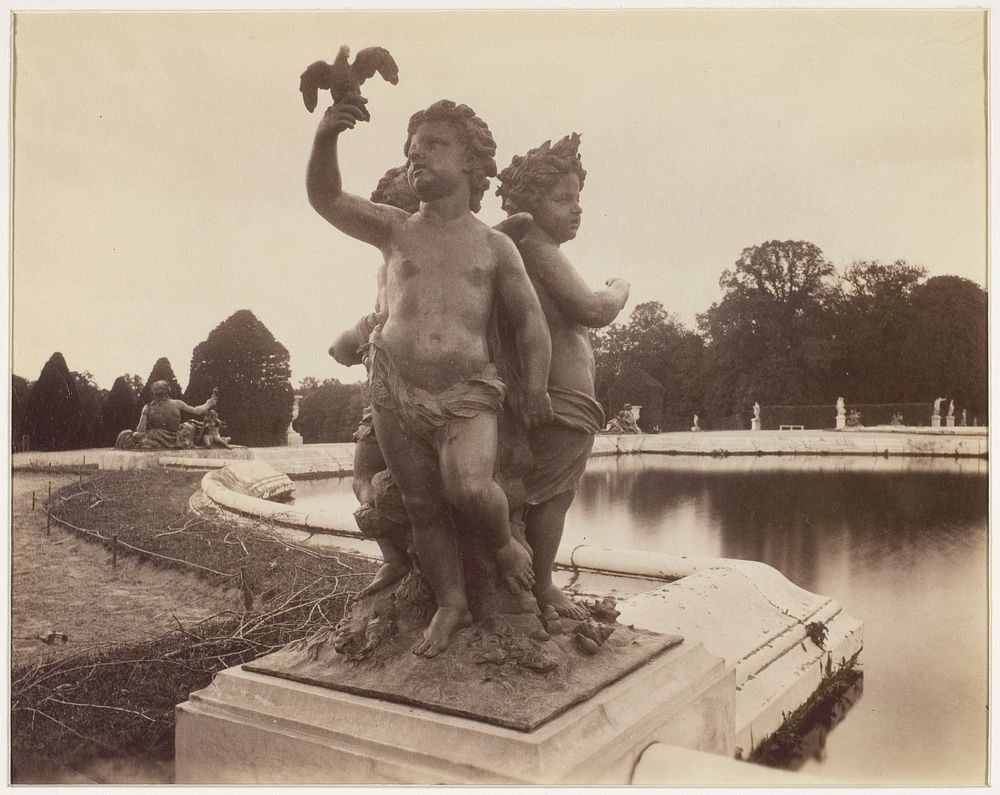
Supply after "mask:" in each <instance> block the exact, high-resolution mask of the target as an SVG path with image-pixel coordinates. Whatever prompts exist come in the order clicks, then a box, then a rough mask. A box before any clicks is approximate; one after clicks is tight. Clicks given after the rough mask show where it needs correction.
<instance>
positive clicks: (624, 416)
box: [604, 403, 642, 434]
mask: <svg viewBox="0 0 1000 795" xmlns="http://www.w3.org/2000/svg"><path fill="white" fill-rule="evenodd" d="M604 433H619V434H620V433H642V430H640V428H639V425H638V423H636V421H635V416H634V415H633V414H632V406H631V404H629V403H626V404H625V405H624V406H622V408H621V411H619V412H618V413H617V414H616V415H615V417H614V419H612V420H611V422H609V423H608V426H607V427H606V428H605V429H604Z"/></svg>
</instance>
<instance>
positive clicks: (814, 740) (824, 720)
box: [752, 669, 864, 770]
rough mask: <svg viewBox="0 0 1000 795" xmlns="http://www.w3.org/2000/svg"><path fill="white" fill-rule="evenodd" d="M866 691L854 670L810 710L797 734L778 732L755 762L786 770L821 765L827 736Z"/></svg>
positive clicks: (761, 750)
mask: <svg viewBox="0 0 1000 795" xmlns="http://www.w3.org/2000/svg"><path fill="white" fill-rule="evenodd" d="M863 692H864V674H863V673H862V672H861V671H858V670H856V669H855V670H854V671H851V673H850V674H849V678H848V679H847V681H845V682H844V683H843V684H842V685H841V686H840V687H838V688H837V689H836V691H834V692H831V693H829V694H828V695H826V696H825V697H824V698H822V699H820V700H819V701H818V702H817V703H816V704H815V705H814V706H813V707H812V708H811V709H810V710H809V713H808V714H807V715H805V716H804V717H803V719H802V721H801V722H800V723H797V724H796V726H795V729H794V731H785V730H784V727H783V728H782V729H779V730H778V731H777V732H775V733H774V734H773V735H772V736H771V738H770V739H769V740H768V742H767V743H765V744H764V745H762V746H761V747H760V748H758V749H757V750H756V751H755V752H754V754H753V756H752V761H754V762H757V763H759V764H763V765H768V766H770V767H780V768H784V769H785V770H800V769H801V768H802V766H803V765H804V764H805V763H806V762H807V761H809V760H815V761H817V762H822V761H823V760H824V759H826V755H827V750H826V739H827V737H829V736H830V732H831V731H833V728H834V727H835V726H836V725H837V724H838V723H840V722H841V721H843V720H844V718H846V717H847V713H848V712H850V710H851V709H852V708H853V707H854V705H855V704H857V703H858V701H860V700H861V695H862V693H863Z"/></svg>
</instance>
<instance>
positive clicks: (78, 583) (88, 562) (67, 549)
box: [11, 472, 239, 667]
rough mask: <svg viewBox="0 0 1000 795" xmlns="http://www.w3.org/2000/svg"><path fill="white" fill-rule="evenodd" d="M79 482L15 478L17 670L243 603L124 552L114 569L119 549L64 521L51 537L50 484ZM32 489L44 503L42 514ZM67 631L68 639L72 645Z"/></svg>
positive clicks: (41, 477)
mask: <svg viewBox="0 0 1000 795" xmlns="http://www.w3.org/2000/svg"><path fill="white" fill-rule="evenodd" d="M84 477H86V476H84ZM75 480H77V476H76V475H49V474H47V473H17V472H16V473H14V475H13V479H12V491H13V495H12V504H13V517H12V522H11V546H12V549H11V553H12V554H11V558H12V571H11V636H12V640H13V643H12V646H13V648H12V662H13V665H14V666H15V667H17V666H20V665H23V664H28V663H34V662H37V661H39V660H42V659H53V657H54V656H64V655H69V654H75V653H77V652H80V651H84V650H90V649H93V648H96V647H98V646H101V645H103V644H108V643H121V642H124V641H138V640H144V639H148V638H155V637H159V636H160V635H163V634H164V633H165V632H167V631H169V630H171V629H177V622H180V623H181V624H182V625H183V626H187V625H188V624H190V623H192V622H195V621H199V620H201V619H204V618H208V617H209V616H211V615H213V614H215V613H218V612H220V611H222V610H227V609H235V608H238V605H239V602H238V597H239V592H238V591H237V590H235V589H231V590H229V591H228V592H224V591H223V590H221V589H220V588H217V587H214V586H213V585H212V583H211V582H209V581H207V580H202V579H199V578H198V577H197V576H195V575H193V574H190V573H187V572H183V571H174V570H171V569H169V568H165V567H162V566H159V565H157V564H153V563H149V562H147V561H142V560H139V559H136V558H133V557H129V556H126V555H123V554H119V555H118V567H117V568H116V569H114V568H112V566H111V552H110V550H108V549H106V548H105V547H104V546H102V545H100V544H98V543H95V542H93V541H88V540H85V539H83V538H80V537H78V536H76V535H74V534H73V533H72V532H71V531H70V530H67V529H64V528H63V527H62V526H61V525H59V524H57V523H56V522H53V523H52V529H51V532H50V533H49V534H46V532H45V508H44V505H45V500H46V497H47V492H48V484H49V481H51V482H52V490H53V492H55V491H56V490H58V489H59V488H60V487H61V486H64V485H66V484H68V483H72V482H74V481H75ZM32 491H34V492H35V495H36V501H37V504H36V509H35V511H34V512H32V510H31V494H32ZM52 633H60V635H53V634H52ZM61 635H65V636H66V640H65V642H63V641H62V638H61ZM45 638H49V641H50V642H48V643H47V642H45Z"/></svg>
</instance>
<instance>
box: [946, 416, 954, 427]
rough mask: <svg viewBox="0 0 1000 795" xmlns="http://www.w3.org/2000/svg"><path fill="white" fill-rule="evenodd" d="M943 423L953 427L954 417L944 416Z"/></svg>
mask: <svg viewBox="0 0 1000 795" xmlns="http://www.w3.org/2000/svg"><path fill="white" fill-rule="evenodd" d="M944 425H945V427H946V428H954V427H955V418H954V417H945V418H944Z"/></svg>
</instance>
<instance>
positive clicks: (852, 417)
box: [847, 409, 861, 428]
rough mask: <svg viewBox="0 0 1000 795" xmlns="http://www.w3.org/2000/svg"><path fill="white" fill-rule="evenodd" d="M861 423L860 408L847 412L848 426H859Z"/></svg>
mask: <svg viewBox="0 0 1000 795" xmlns="http://www.w3.org/2000/svg"><path fill="white" fill-rule="evenodd" d="M860 425H861V412H860V411H858V410H856V409H855V410H854V411H850V412H848V414H847V427H848V428H857V427H859V426H860Z"/></svg>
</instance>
